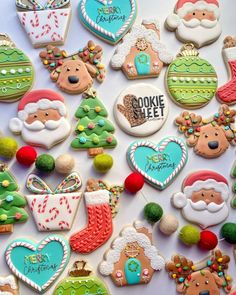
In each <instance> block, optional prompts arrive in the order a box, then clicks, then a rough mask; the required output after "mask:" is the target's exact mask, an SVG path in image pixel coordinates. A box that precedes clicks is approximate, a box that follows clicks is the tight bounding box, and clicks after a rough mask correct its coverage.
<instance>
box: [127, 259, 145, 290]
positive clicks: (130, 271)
mask: <svg viewBox="0 0 236 295" xmlns="http://www.w3.org/2000/svg"><path fill="white" fill-rule="evenodd" d="M141 270H142V267H141V263H140V261H139V260H137V259H136V258H130V259H128V260H127V261H126V263H125V277H126V280H127V283H128V285H136V284H139V283H140V281H141Z"/></svg>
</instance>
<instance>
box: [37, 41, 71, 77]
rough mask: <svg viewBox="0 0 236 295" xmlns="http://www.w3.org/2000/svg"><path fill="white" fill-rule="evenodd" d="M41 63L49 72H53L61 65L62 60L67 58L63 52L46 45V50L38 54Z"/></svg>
mask: <svg viewBox="0 0 236 295" xmlns="http://www.w3.org/2000/svg"><path fill="white" fill-rule="evenodd" d="M39 56H40V58H41V61H42V63H43V64H44V66H45V68H46V69H48V70H49V72H52V71H54V70H55V69H57V68H58V67H59V66H61V65H62V64H63V60H64V59H65V58H66V57H67V53H66V51H65V50H60V49H59V48H58V47H55V46H53V45H47V46H46V50H43V51H41V52H40V53H39Z"/></svg>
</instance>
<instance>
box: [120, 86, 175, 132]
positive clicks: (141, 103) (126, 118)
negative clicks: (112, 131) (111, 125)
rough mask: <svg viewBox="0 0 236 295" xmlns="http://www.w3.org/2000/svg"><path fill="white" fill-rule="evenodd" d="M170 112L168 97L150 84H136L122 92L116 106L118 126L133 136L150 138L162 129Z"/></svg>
mask: <svg viewBox="0 0 236 295" xmlns="http://www.w3.org/2000/svg"><path fill="white" fill-rule="evenodd" d="M168 111H169V104H168V100H167V98H166V96H165V95H164V94H163V93H162V92H161V91H160V90H159V89H158V88H156V87H154V86H152V85H150V84H144V83H141V84H135V85H132V86H129V87H127V88H126V89H125V90H124V91H122V92H121V94H120V95H119V97H118V98H117V100H116V103H115V105H114V115H115V118H116V121H117V123H118V125H119V126H120V127H121V129H122V130H124V131H125V132H126V133H128V134H131V135H133V136H140V137H143V136H149V135H151V134H153V133H155V132H157V131H158V130H160V129H161V127H162V126H163V124H164V123H165V121H166V119H167V116H168Z"/></svg>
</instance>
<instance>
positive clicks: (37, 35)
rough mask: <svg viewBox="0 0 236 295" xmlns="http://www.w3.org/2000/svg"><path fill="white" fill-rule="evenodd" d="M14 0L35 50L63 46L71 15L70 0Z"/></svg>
mask: <svg viewBox="0 0 236 295" xmlns="http://www.w3.org/2000/svg"><path fill="white" fill-rule="evenodd" d="M44 2H45V5H43V4H41V3H42V1H40V0H16V7H17V10H18V12H17V14H18V17H19V19H20V22H21V24H22V26H23V27H24V29H25V31H26V33H27V35H28V36H29V38H30V41H31V43H32V44H33V46H34V47H35V48H37V47H42V46H44V45H47V44H57V45H62V44H64V41H65V38H66V34H67V30H68V26H69V20H70V15H71V7H70V0H45V1H44Z"/></svg>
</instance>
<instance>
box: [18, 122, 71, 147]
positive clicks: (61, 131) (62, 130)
mask: <svg viewBox="0 0 236 295" xmlns="http://www.w3.org/2000/svg"><path fill="white" fill-rule="evenodd" d="M69 134H70V125H69V123H68V121H67V120H66V118H65V117H62V118H61V119H60V120H58V121H48V122H46V124H45V125H44V124H43V123H41V122H39V121H36V122H34V123H33V124H27V123H26V122H24V124H23V127H22V131H21V135H22V138H23V140H24V141H25V142H27V143H28V144H30V145H33V146H40V147H44V148H47V149H50V148H51V147H52V146H54V145H55V144H57V143H59V142H60V141H62V140H64V139H65V138H66V137H67V136H68V135H69Z"/></svg>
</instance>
